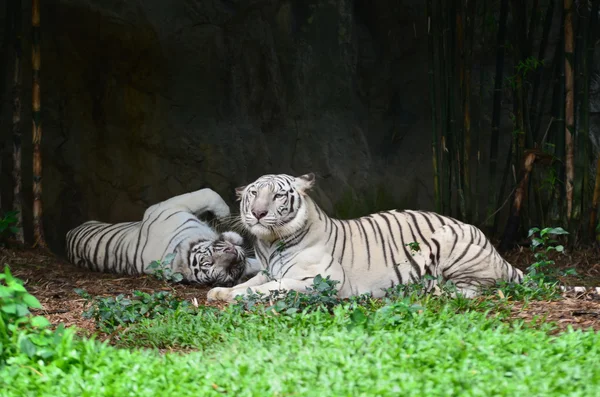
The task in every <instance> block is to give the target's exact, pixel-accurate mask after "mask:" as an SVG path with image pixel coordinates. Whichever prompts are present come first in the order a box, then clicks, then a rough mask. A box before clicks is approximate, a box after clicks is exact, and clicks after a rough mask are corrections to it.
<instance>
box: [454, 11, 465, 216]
mask: <svg viewBox="0 0 600 397" xmlns="http://www.w3.org/2000/svg"><path fill="white" fill-rule="evenodd" d="M453 8H454V15H455V21H456V23H455V25H454V26H455V27H456V30H455V31H454V42H455V44H456V49H455V51H454V58H455V60H454V62H453V64H454V65H455V67H456V69H458V84H456V78H455V79H454V80H453V81H454V84H453V88H454V92H453V96H454V97H455V98H460V100H459V101H456V104H455V113H454V114H455V117H454V120H455V122H454V132H455V133H454V136H455V142H456V143H455V147H456V181H457V185H456V186H457V199H458V200H457V210H456V213H457V214H460V216H461V218H462V219H463V220H465V221H466V220H467V208H466V195H467V192H466V190H465V164H464V158H465V143H466V142H465V137H464V113H463V112H462V111H461V108H462V105H463V103H464V96H465V94H464V84H465V62H464V56H465V21H464V18H463V15H462V8H463V7H462V0H453ZM461 113H462V114H461ZM459 117H460V118H461V119H462V120H461V121H462V122H459Z"/></svg>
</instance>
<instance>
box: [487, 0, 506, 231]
mask: <svg viewBox="0 0 600 397" xmlns="http://www.w3.org/2000/svg"><path fill="white" fill-rule="evenodd" d="M507 16H508V0H502V1H501V3H500V20H499V28H498V36H497V40H496V42H497V44H496V45H497V50H496V77H495V81H494V102H493V108H492V137H491V141H490V169H489V183H490V186H489V194H488V210H487V213H488V217H487V222H486V223H487V226H488V227H491V228H492V229H493V228H494V226H493V224H490V223H489V222H491V220H492V219H495V217H492V214H493V213H494V212H495V210H496V204H497V202H498V190H497V188H496V186H497V182H496V178H497V170H496V168H497V166H498V141H499V139H500V115H501V110H502V109H501V107H500V105H501V101H502V81H503V72H504V45H505V43H504V41H505V40H506V19H507ZM493 223H495V222H493Z"/></svg>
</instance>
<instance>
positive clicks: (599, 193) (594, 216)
mask: <svg viewBox="0 0 600 397" xmlns="http://www.w3.org/2000/svg"><path fill="white" fill-rule="evenodd" d="M599 205H600V158H598V164H597V165H596V184H595V186H594V196H593V198H592V208H591V210H590V224H589V226H588V227H589V232H590V236H594V235H595V236H596V238H597V236H598V235H600V233H598V232H596V226H597V225H598V206H599Z"/></svg>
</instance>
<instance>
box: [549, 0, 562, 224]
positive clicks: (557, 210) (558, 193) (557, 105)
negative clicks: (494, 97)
mask: <svg viewBox="0 0 600 397" xmlns="http://www.w3.org/2000/svg"><path fill="white" fill-rule="evenodd" d="M561 14H562V21H561V26H562V25H564V18H565V16H564V10H563V12H562V13H561ZM563 32H564V29H563ZM559 38H560V40H559V43H557V45H556V64H555V65H556V76H557V77H556V81H555V90H554V97H553V101H554V112H555V116H554V119H555V121H554V126H555V128H554V131H553V132H552V134H553V136H552V138H553V140H554V142H555V157H556V158H557V159H558V160H559V161H556V162H555V174H556V175H557V178H558V180H559V181H561V183H563V185H561V186H556V187H555V189H554V191H553V193H552V198H551V201H550V202H551V205H550V211H549V212H550V215H549V217H548V218H549V219H550V221H551V222H553V223H563V224H564V223H566V220H565V219H561V218H562V215H564V211H561V207H562V206H563V203H564V196H565V189H564V158H565V133H564V131H565V99H566V98H565V62H564V58H565V55H564V50H565V45H564V34H560V35H559Z"/></svg>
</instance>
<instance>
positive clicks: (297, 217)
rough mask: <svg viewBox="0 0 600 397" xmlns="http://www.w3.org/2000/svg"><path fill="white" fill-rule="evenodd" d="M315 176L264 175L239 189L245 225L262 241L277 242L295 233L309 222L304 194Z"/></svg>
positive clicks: (242, 218) (241, 214)
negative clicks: (307, 220)
mask: <svg viewBox="0 0 600 397" xmlns="http://www.w3.org/2000/svg"><path fill="white" fill-rule="evenodd" d="M314 182H315V175H314V174H312V173H310V174H306V175H302V176H299V177H293V176H291V175H286V174H279V175H263V176H261V177H260V178H258V179H257V180H256V181H254V182H252V183H251V184H249V185H247V186H242V187H239V188H237V189H236V193H237V195H238V197H239V198H240V217H241V220H242V225H244V227H246V228H247V229H248V230H249V231H250V232H251V233H252V234H253V235H255V236H257V237H258V238H260V239H261V240H267V241H274V240H276V239H280V238H283V237H285V236H289V235H290V234H293V233H294V232H296V231H297V230H299V229H300V228H302V227H303V226H304V224H305V223H306V219H307V216H308V213H307V208H306V205H304V196H305V195H306V194H307V192H308V190H309V189H310V188H311V187H312V186H313V185H314Z"/></svg>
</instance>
